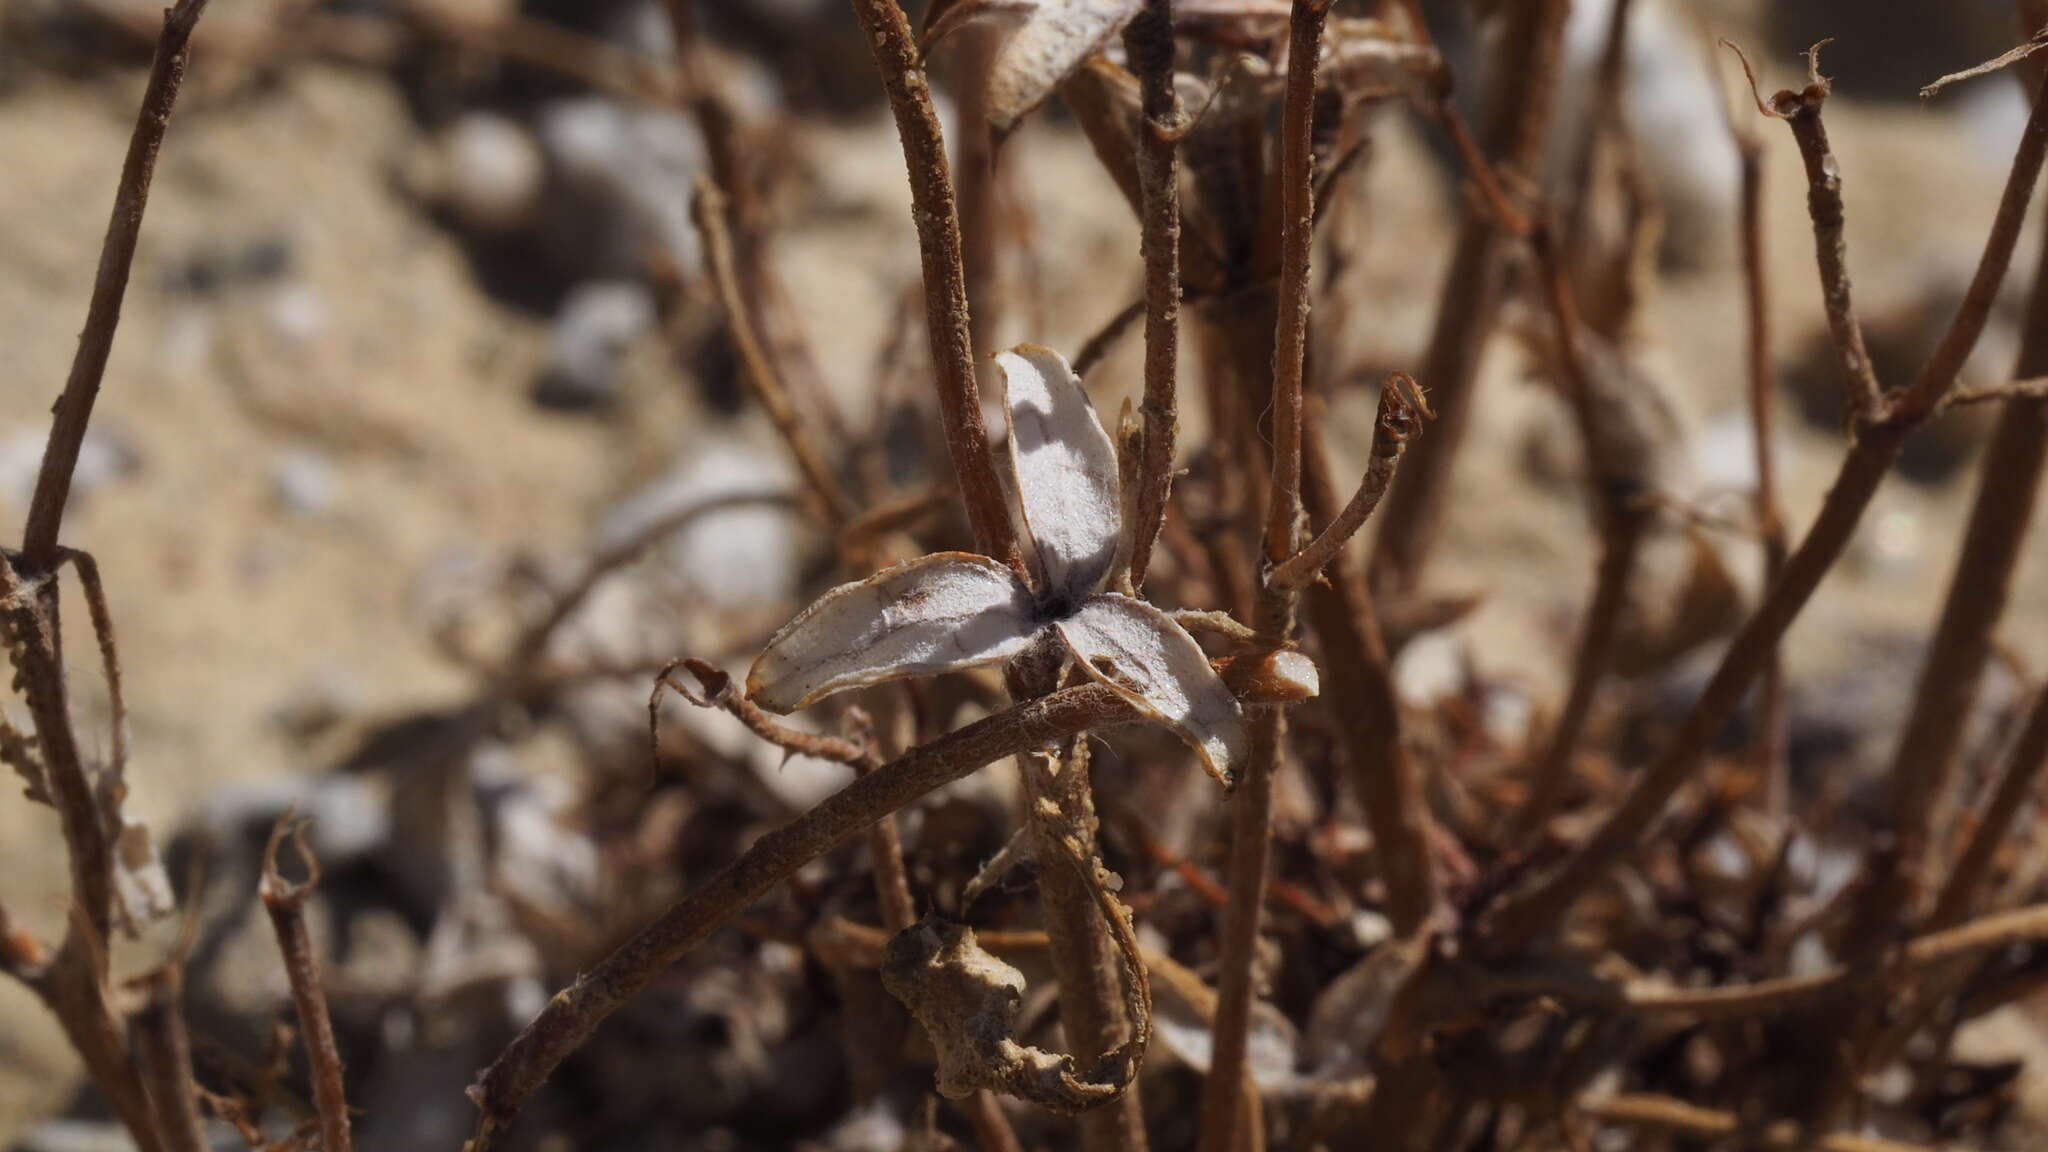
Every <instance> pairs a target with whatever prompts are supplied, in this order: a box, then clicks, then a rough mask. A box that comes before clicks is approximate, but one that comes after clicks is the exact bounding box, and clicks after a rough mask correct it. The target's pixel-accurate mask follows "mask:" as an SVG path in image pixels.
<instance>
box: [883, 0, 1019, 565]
mask: <svg viewBox="0 0 2048 1152" xmlns="http://www.w3.org/2000/svg"><path fill="white" fill-rule="evenodd" d="M853 10H854V15H855V16H857V17H859V19H860V25H861V30H862V31H863V32H864V33H866V35H867V40H868V45H869V47H870V48H871V49H872V51H873V52H874V56H875V66H876V69H877V70H878V71H879V72H880V73H881V78H882V87H883V89H884V91H886V92H887V93H888V96H889V107H890V110H891V111H892V112H893V113H894V114H895V117H896V130H897V132H898V133H899V134H900V135H901V136H902V138H903V157H904V161H905V164H906V166H907V167H908V169H909V172H910V198H911V205H912V212H911V217H912V219H913V220H914V221H915V222H916V225H917V244H918V251H919V253H920V255H921V257H922V259H923V264H924V302H925V325H926V327H927V329H928V335H929V336H930V339H931V346H932V366H933V368H934V369H935V370H936V372H937V381H936V383H937V385H938V389H939V414H940V416H941V418H942V419H943V420H944V422H945V426H946V447H947V450H948V451H949V452H950V453H951V455H952V460H953V472H954V474H955V475H956V476H957V477H958V479H959V483H960V496H961V499H963V500H964V501H965V502H966V505H967V522H968V524H969V525H970V526H971V527H972V528H973V530H974V540H975V546H976V547H978V548H980V549H981V550H982V552H984V553H985V554H987V555H989V556H991V557H993V558H995V559H997V560H1000V561H1002V562H1003V563H1005V564H1008V565H1009V566H1010V567H1011V568H1012V569H1013V570H1015V571H1016V572H1017V574H1018V575H1019V576H1022V577H1025V578H1027V579H1028V578H1029V577H1028V572H1027V569H1026V568H1025V566H1024V554H1023V552H1022V551H1020V550H1019V548H1018V546H1017V532H1016V529H1015V528H1014V527H1013V526H1012V525H1011V523H1010V512H1009V503H1008V501H1007V499H1006V498H1005V497H1004V495H1003V489H1002V485H1001V483H1000V482H999V481H998V480H997V479H996V468H995V461H994V458H993V457H992V456H991V455H990V454H989V447H988V431H987V429H986V428H985V427H984V426H983V424H982V419H981V389H980V386H979V385H978V384H977V383H976V380H975V366H974V343H973V337H972V332H973V328H972V323H971V321H970V319H969V315H968V310H967V273H966V269H965V265H964V258H963V256H962V255H961V247H960V214H959V210H958V207H957V206H956V204H955V202H954V198H953V183H952V180H951V178H950V177H949V176H948V174H947V168H946V141H945V138H944V136H943V135H942V133H941V131H940V128H939V114H938V110H937V109H936V108H935V107H934V106H933V105H932V93H931V81H930V80H929V78H927V77H926V75H925V69H924V60H923V58H922V55H921V53H919V51H918V49H917V40H916V38H915V37H914V36H913V35H912V33H911V30H910V21H909V20H907V19H906V18H905V17H904V15H903V9H902V8H901V7H900V6H899V5H898V4H897V0H853Z"/></svg>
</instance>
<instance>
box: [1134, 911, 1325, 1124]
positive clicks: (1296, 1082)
mask: <svg viewBox="0 0 2048 1152" xmlns="http://www.w3.org/2000/svg"><path fill="white" fill-rule="evenodd" d="M1145 965H1146V967H1148V968H1150V969H1151V971H1152V1008H1153V1016H1152V1027H1153V1031H1154V1033H1155V1034H1156V1035H1157V1036H1158V1037H1159V1042H1160V1043H1161V1044H1163V1045H1165V1047H1166V1049H1167V1051H1169V1052H1172V1053H1173V1055H1174V1056H1175V1057H1176V1058H1177V1059H1179V1060H1180V1062H1181V1063H1183V1064H1186V1065H1187V1066H1188V1067H1190V1068H1193V1069H1194V1070H1195V1071H1197V1072H1200V1073H1202V1074H1203V1075H1205V1076H1206V1075H1208V1073H1209V1063H1210V1058H1211V1056H1212V1055H1213V1054H1214V1052H1215V1046H1216V1036H1215V1024H1216V991H1215V989H1213V988H1211V987H1209V986H1208V985H1207V984H1205V983H1203V982H1202V978H1201V977H1200V976H1197V975H1195V973H1193V972H1191V971H1189V970H1188V969H1187V968H1186V967H1184V966H1183V965H1181V964H1180V963H1179V962H1178V961H1176V960H1174V959H1173V957H1171V956H1169V955H1167V954H1166V953H1164V952H1162V951H1159V950H1158V949H1155V948H1152V947H1149V946H1148V947H1147V948H1146V949H1145ZM1300 1044H1301V1039H1300V1037H1299V1036H1298V1035H1297V1034H1296V1032H1295V1028H1294V1024H1293V1022H1292V1021H1290V1020H1288V1019H1287V1015H1286V1013H1284V1012H1282V1011H1280V1010H1279V1009H1278V1008H1276V1007H1274V1006H1273V1004H1272V1003H1271V1002H1269V1001H1266V1000H1259V999H1254V1000H1253V1001H1252V1003H1251V1018H1250V1020H1249V1021H1248V1022H1247V1024H1246V1027H1245V1070H1246V1071H1247V1072H1249V1073H1250V1074H1251V1077H1252V1080H1253V1081H1254V1082H1255V1083H1256V1084H1257V1085H1258V1086H1259V1091H1260V1092H1261V1093H1263V1094H1265V1095H1267V1096H1272V1097H1287V1096H1297V1095H1300V1094H1301V1093H1302V1092H1303V1091H1304V1090H1306V1089H1307V1088H1308V1087H1309V1085H1308V1083H1307V1082H1306V1081H1304V1079H1303V1078H1302V1077H1301V1075H1300V1074H1299V1073H1298V1071H1297V1070H1296V1064H1297V1063H1298V1060H1299V1048H1300Z"/></svg>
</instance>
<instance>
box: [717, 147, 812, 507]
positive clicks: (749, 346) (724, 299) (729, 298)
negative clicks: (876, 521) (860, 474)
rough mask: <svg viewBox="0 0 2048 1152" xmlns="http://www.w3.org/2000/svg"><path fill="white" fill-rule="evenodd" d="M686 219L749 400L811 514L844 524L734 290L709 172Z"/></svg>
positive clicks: (726, 236)
mask: <svg viewBox="0 0 2048 1152" xmlns="http://www.w3.org/2000/svg"><path fill="white" fill-rule="evenodd" d="M690 218H691V219H692V220H693V221H695V222H696V225H697V235H698V236H699V237H701V238H702V239H703V242H704V264H705V269H706V271H708V272H709V273H710V275H711V284H712V287H713V288H714V289H715V290H716V291H717V293H718V300H719V303H720V305H721V306H722V307H724V309H725V322H726V328H727V330H728V331H730V332H731V333H732V341H733V345H734V347H735V348H737V349H738V350H739V354H740V364H741V365H742V366H743V367H744V368H745V372H744V373H743V375H744V376H745V377H746V381H747V385H748V387H749V389H750V390H751V391H752V392H753V393H754V399H755V400H756V401H758V402H759V403H760V405H761V407H762V408H763V409H765V410H766V411H767V413H768V418H769V419H770V420H772V421H774V423H775V430H776V431H777V432H779V433H781V434H782V442H783V444H784V445H786V446H787V447H788V448H789V454H790V455H791V456H792V457H794V458H795V459H796V466H797V471H799V472H801V473H803V477H804V484H805V487H806V489H807V492H808V495H809V498H810V504H811V506H812V512H813V514H815V515H816V516H817V517H818V518H819V520H820V521H821V522H822V523H824V524H826V525H827V526H833V527H836V526H837V525H840V524H843V523H845V522H846V518H847V514H848V510H847V506H846V497H845V496H844V495H843V494H842V492H843V487H842V485H841V484H840V483H839V482H838V480H837V479H836V478H835V477H834V476H833V474H832V469H831V467H830V466H828V465H827V464H826V463H825V457H824V455H823V454H822V453H820V452H819V451H818V445H817V442H816V441H815V440H813V439H812V438H811V435H810V433H809V432H808V431H807V430H806V429H805V428H804V425H803V421H802V420H800V419H799V418H798V417H797V413H796V408H795V406H794V405H792V404H791V403H790V402H789V389H787V388H786V387H784V386H783V382H782V373H781V371H780V370H779V369H777V368H776V366H775V361H774V359H773V358H772V357H770V356H769V355H768V349H767V348H766V347H765V346H764V345H763V344H762V343H761V334H760V329H759V327H758V326H757V325H756V323H755V319H754V316H753V315H752V313H751V312H750V310H749V309H748V307H747V297H746V294H745V293H743V292H742V291H741V290H740V282H739V277H738V275H737V274H736V273H735V271H734V265H733V248H732V229H731V226H730V225H729V224H728V223H727V221H726V194H725V193H724V192H722V191H720V190H719V188H718V187H717V186H716V185H715V184H713V183H712V182H711V180H710V178H709V177H706V176H699V177H698V178H697V187H696V194H695V195H694V196H693V197H692V198H691V201H690Z"/></svg>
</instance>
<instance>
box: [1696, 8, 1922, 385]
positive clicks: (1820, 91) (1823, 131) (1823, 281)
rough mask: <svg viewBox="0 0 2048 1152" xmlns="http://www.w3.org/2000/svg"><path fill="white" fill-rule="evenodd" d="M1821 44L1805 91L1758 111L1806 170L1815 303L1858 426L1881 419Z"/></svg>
mask: <svg viewBox="0 0 2048 1152" xmlns="http://www.w3.org/2000/svg"><path fill="white" fill-rule="evenodd" d="M1723 43H1726V41H1723ZM1826 43H1827V41H1825V40H1823V41H1821V43H1820V44H1816V45H1814V46H1813V47H1812V48H1810V49H1808V50H1807V54H1806V60H1807V85H1806V87H1805V88H1803V89H1801V90H1799V91H1797V92H1792V91H1784V92H1780V93H1778V94H1777V95H1775V96H1773V97H1771V99H1770V100H1769V102H1768V103H1765V102H1763V101H1762V100H1761V99H1760V98H1759V102H1758V106H1759V107H1760V108H1763V109H1764V110H1765V111H1766V113H1767V114H1768V115H1771V116H1774V117H1777V118H1778V119H1781V120H1784V121H1785V122H1786V123H1787V124H1789V125H1791V128H1792V139H1793V140H1794V141H1796V142H1797V143H1798V145H1799V159H1800V161H1801V162H1802V163H1804V164H1805V166H1806V212H1807V215H1808V216H1810V217H1811V218H1812V220H1813V247H1814V254H1815V256H1816V257H1817V258H1818V260H1819V262H1820V287H1821V300H1822V302H1823V303H1824V305H1825V311H1826V313H1827V319H1828V334H1829V336H1830V337H1832V338H1833V340H1834V345H1835V355H1836V357H1837V359H1839V360H1840V362H1841V368H1842V376H1843V378H1844V382H1845V384H1846V385H1847V387H1848V389H1849V415H1850V419H1851V421H1852V422H1854V423H1857V424H1862V423H1867V422H1869V421H1871V420H1875V419H1877V418H1878V417H1879V416H1880V415H1882V414H1883V408H1884V389H1883V387H1882V386H1881V385H1880V384H1879V383H1878V380H1877V372H1876V369H1874V368H1873V367H1872V366H1871V361H1870V350H1869V348H1867V347H1865V345H1864V341H1863V322H1862V321H1861V320H1860V319H1858V318H1857V315H1856V305H1855V302H1854V301H1853V300H1852V299H1851V296H1850V285H1849V248H1848V242H1847V240H1846V239H1845V238H1844V236H1843V228H1842V225H1843V221H1844V220H1845V216H1844V215H1843V210H1842V170H1841V165H1840V164H1839V163H1837V162H1836V160H1835V154H1834V151H1833V150H1832V149H1831V148H1830V147H1829V146H1828V133H1827V127H1826V125H1825V124H1823V123H1822V122H1821V116H1820V111H1821V105H1823V104H1825V103H1826V102H1827V98H1828V93H1829V92H1830V91H1831V90H1832V86H1831V85H1830V84H1829V82H1828V79H1827V77H1825V76H1822V75H1821V74H1820V49H1821V46H1822V45H1823V44H1826ZM1728 47H1729V48H1730V49H1731V50H1732V51H1734V52H1735V54H1736V55H1737V56H1739V57H1742V68H1743V71H1744V73H1745V74H1748V72H1749V59H1748V57H1746V56H1742V49H1740V48H1737V47H1735V45H1733V44H1729V45H1728ZM1755 85H1756V79H1755V77H1754V76H1750V86H1751V94H1752V95H1754V94H1755Z"/></svg>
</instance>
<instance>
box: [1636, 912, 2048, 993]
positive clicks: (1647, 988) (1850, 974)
mask: <svg viewBox="0 0 2048 1152" xmlns="http://www.w3.org/2000/svg"><path fill="white" fill-rule="evenodd" d="M2040 940H2048V904H2037V905H2034V906H2032V907H2029V908H2020V909H2016V910H2014V911H2011V912H1999V913H1995V914H1993V915H1990V916H1980V917H1978V918H1977V919H1975V920H1971V921H1968V922H1967V923H1964V924H1961V925H1958V926H1957V927H1954V928H1949V929H1945V930H1943V931H1940V932H1930V933H1928V934H1927V935H1924V936H1921V937H1918V938H1917V939H1915V940H1912V941H1911V942H1909V943H1907V944H1906V945H1905V946H1904V947H1903V948H1901V949H1899V951H1898V954H1897V955H1896V956H1894V957H1889V958H1887V959H1886V960H1885V961H1884V962H1883V963H1882V964H1880V965H1877V966H1874V967H1852V966H1846V965H1844V966H1837V967H1833V968H1827V969H1823V970H1821V971H1819V972H1812V973H1808V974H1806V975H1803V976H1786V977H1782V978H1780V979H1776V980H1759V981H1756V982H1754V983H1750V984H1723V985H1719V986H1716V987H1711V988H1662V987H1657V986H1654V985H1648V984H1636V985H1631V986H1630V987H1629V988H1628V989H1627V990H1626V995H1625V1000H1626V1003H1627V1005H1628V1007H1629V1008H1630V1009H1631V1010H1633V1011H1634V1012H1636V1013H1639V1014H1649V1015H1659V1016H1687V1017H1692V1018H1698V1019H1723V1018H1728V1017H1738V1016H1752V1015H1757V1014H1761V1013H1771V1012H1783V1011H1786V1010H1789V1009H1791V1008H1794V1007H1799V1006H1803V1005H1806V1004H1810V1003H1812V1002H1813V1001H1814V1000H1816V999H1819V998H1823V997H1830V996H1837V995H1840V994H1842V993H1844V992H1846V991H1848V990H1850V989H1852V988H1855V987H1857V986H1859V985H1861V984H1863V983H1867V982H1870V981H1873V980H1880V979H1889V980H1898V979H1900V978H1903V977H1909V976H1912V975H1914V974H1916V973H1919V972H1923V971H1925V970H1927V969H1929V968H1934V967H1939V966H1941V965H1945V964H1949V963H1952V962H1954V961H1956V960H1960V959H1963V958H1965V957H1970V956H1976V955H1980V954H1982V953H1985V952H1989V951H1993V950H1995V949H1998V948H2004V947H2007V946H2009V945H2013V944H2027V943H2033V942H2036V941H2040Z"/></svg>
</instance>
